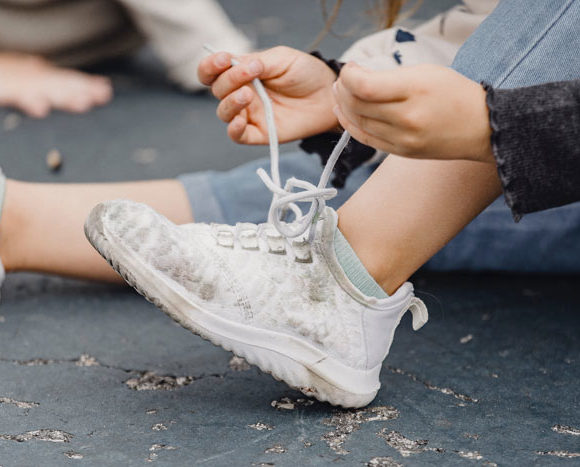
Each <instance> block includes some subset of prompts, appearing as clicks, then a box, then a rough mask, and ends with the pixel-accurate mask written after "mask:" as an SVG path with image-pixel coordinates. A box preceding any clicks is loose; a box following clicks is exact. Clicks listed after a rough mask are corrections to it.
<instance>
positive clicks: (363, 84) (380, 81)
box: [338, 63, 409, 102]
mask: <svg viewBox="0 0 580 467" xmlns="http://www.w3.org/2000/svg"><path fill="white" fill-rule="evenodd" d="M405 76H406V71H405V70H404V69H402V68H401V69H397V70H389V71H371V70H367V69H365V68H362V67H360V66H358V65H357V64H355V63H348V64H347V65H346V66H344V67H343V68H342V70H341V72H340V77H339V79H338V81H339V82H340V83H341V85H342V86H344V88H345V89H346V90H347V91H348V92H350V93H351V94H352V95H353V96H355V97H357V98H358V99H361V100H363V101H367V102H391V101H400V100H404V99H405V98H407V97H408V95H409V90H408V86H407V81H406V79H405Z"/></svg>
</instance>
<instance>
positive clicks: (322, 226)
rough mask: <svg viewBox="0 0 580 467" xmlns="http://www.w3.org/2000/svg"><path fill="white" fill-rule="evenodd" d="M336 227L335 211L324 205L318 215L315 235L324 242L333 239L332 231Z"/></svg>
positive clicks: (336, 217) (336, 216) (336, 215)
mask: <svg viewBox="0 0 580 467" xmlns="http://www.w3.org/2000/svg"><path fill="white" fill-rule="evenodd" d="M337 227H338V214H337V212H336V211H335V210H334V209H332V208H330V207H328V206H326V207H325V208H324V211H322V214H321V215H320V218H319V221H318V225H317V226H316V237H317V238H318V239H320V240H321V241H324V242H328V241H330V242H332V241H334V231H335V230H336V229H337Z"/></svg>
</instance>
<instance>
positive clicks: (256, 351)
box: [85, 208, 381, 408]
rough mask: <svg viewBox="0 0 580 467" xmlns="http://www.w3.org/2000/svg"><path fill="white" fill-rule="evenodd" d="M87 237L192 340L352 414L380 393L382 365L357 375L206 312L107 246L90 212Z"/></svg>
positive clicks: (291, 340) (273, 335) (310, 350)
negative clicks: (225, 352) (202, 341)
mask: <svg viewBox="0 0 580 467" xmlns="http://www.w3.org/2000/svg"><path fill="white" fill-rule="evenodd" d="M85 234H86V236H87V238H88V240H89V241H90V243H91V244H92V245H93V246H94V247H95V249H96V250H97V251H98V252H99V253H100V254H101V255H102V256H103V257H104V258H105V259H106V260H107V261H108V262H109V264H110V265H111V267H113V269H114V270H115V271H117V272H118V273H119V274H120V275H121V276H122V277H123V278H124V279H125V281H127V283H128V284H129V285H131V286H132V287H133V288H134V289H135V290H136V291H137V292H138V293H139V294H141V295H142V296H143V297H145V298H146V299H147V300H148V301H149V302H151V303H153V304H154V305H156V306H157V307H158V308H160V309H161V310H162V311H163V312H164V313H166V314H167V315H169V316H170V317H171V318H172V319H173V320H175V321H176V322H177V323H179V324H180V325H181V326H183V327H184V328H186V329H188V330H189V331H191V332H193V333H194V334H197V335H199V336H200V337H202V338H203V339H206V340H208V341H210V342H211V343H212V344H214V345H217V346H220V347H222V348H224V349H225V350H228V351H231V352H233V353H234V354H235V355H237V356H239V357H243V358H244V359H246V361H247V362H248V363H250V364H252V365H255V366H257V367H258V368H260V370H262V371H263V372H264V373H268V374H270V375H272V377H274V378H275V379H276V380H278V381H283V382H284V383H286V384H288V386H290V387H292V388H294V389H297V390H299V391H301V392H302V393H303V394H305V395H306V396H308V397H314V398H316V399H318V400H319V401H323V402H328V403H330V404H332V405H336V406H342V407H345V408H353V407H364V406H366V405H368V404H369V403H370V402H371V401H372V400H373V399H374V398H375V396H376V394H377V392H378V389H379V388H380V383H379V373H380V370H381V365H379V366H378V367H377V368H374V369H372V370H368V371H365V370H356V369H353V368H351V367H348V366H346V365H344V364H343V363H341V362H340V361H339V360H337V359H335V358H332V357H330V356H329V355H327V354H325V353H324V352H322V351H321V350H319V349H317V348H316V347H314V346H312V345H310V344H308V343H306V342H304V341H302V340H300V339H298V338H296V337H293V336H289V335H286V334H282V333H279V332H274V331H267V330H264V329H258V328H255V327H252V326H248V325H244V324H241V323H236V322H233V321H230V320H226V319H224V318H221V317H219V316H216V315H215V314H212V313H210V312H207V311H204V310H203V308H201V307H200V306H197V305H196V304H194V303H192V302H191V301H190V300H188V299H187V298H186V297H185V296H184V295H183V294H181V293H179V291H178V290H176V287H171V286H170V285H169V284H167V283H166V279H165V278H164V277H161V276H160V275H157V274H156V273H155V271H152V270H151V269H150V268H148V267H147V266H146V265H145V264H143V262H142V261H141V260H140V258H139V257H138V256H137V255H136V254H135V253H134V252H132V251H130V250H127V249H126V248H124V247H123V245H122V244H120V243H116V242H111V241H110V240H109V238H108V237H107V229H106V226H104V225H103V223H102V220H101V216H100V210H99V209H98V208H95V209H94V210H93V212H91V214H90V216H89V219H88V220H87V222H86V224H85ZM140 284H141V285H140ZM145 288H146V289H147V290H145ZM240 336H243V337H244V340H240ZM250 342H251V343H250Z"/></svg>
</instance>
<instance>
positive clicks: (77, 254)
mask: <svg viewBox="0 0 580 467" xmlns="http://www.w3.org/2000/svg"><path fill="white" fill-rule="evenodd" d="M118 198H125V199H132V200H134V201H139V202H143V203H146V204H149V205H150V206H152V207H153V208H154V209H156V210H157V211H159V212H161V213H162V214H163V215H165V216H166V217H168V218H169V219H170V220H172V221H173V222H175V223H177V224H185V223H189V222H192V221H193V217H192V214H191V208H190V205H189V201H188V199H187V195H186V193H185V190H184V189H183V186H182V185H181V183H180V182H178V181H176V180H159V181H149V182H134V183H111V184H82V185H79V184H67V185H55V184H38V183H24V182H17V181H13V180H8V181H7V184H6V198H5V203H4V211H3V214H2V218H1V219H0V258H1V259H2V262H3V264H4V266H5V268H6V270H7V271H35V272H44V273H52V274H60V275H65V276H72V277H79V278H86V279H95V280H104V281H120V280H121V279H120V277H119V276H117V274H116V273H115V272H114V271H113V270H112V269H111V268H110V267H109V265H108V264H107V263H106V262H105V260H104V259H103V258H101V256H99V254H98V253H97V252H96V251H95V250H94V249H93V248H92V247H91V245H90V244H89V242H88V241H87V240H86V238H85V235H84V231H83V225H84V222H85V219H86V218H87V215H88V214H89V212H90V210H91V209H92V208H93V207H94V206H95V205H96V204H98V203H99V202H101V201H105V200H110V199H118Z"/></svg>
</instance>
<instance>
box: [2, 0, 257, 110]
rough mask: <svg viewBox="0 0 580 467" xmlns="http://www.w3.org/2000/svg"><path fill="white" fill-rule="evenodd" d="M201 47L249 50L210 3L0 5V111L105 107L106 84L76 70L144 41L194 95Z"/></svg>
mask: <svg viewBox="0 0 580 467" xmlns="http://www.w3.org/2000/svg"><path fill="white" fill-rule="evenodd" d="M206 42H207V43H211V44H212V45H213V46H214V47H216V48H217V49H218V50H229V51H232V52H234V53H240V54H241V53H247V52H249V51H250V50H251V48H252V46H251V43H250V41H249V39H248V38H247V37H246V36H245V35H244V34H242V33H241V32H240V31H238V30H237V29H236V28H235V27H234V25H233V24H232V23H231V21H230V20H229V18H228V17H227V15H226V14H225V13H224V11H223V10H222V8H221V7H220V6H219V5H218V4H217V3H216V2H215V1H214V0H162V1H160V0H75V1H69V0H0V76H1V77H2V85H1V86H0V106H6V107H13V108H16V109H18V110H20V111H22V112H24V113H26V114H28V115H30V116H32V117H37V118H41V117H45V116H46V115H48V114H49V113H50V112H51V110H63V111H67V112H74V113H82V112H86V111H88V110H90V109H91V108H93V107H95V106H99V105H104V104H106V103H107V102H109V101H110V100H111V98H112V95H113V92H112V86H111V82H110V80H109V79H108V78H106V77H103V76H96V75H91V74H88V73H85V72H82V71H78V70H77V69H76V68H79V67H87V66H91V65H94V64H97V63H99V62H102V61H104V60H109V59H114V58H118V57H122V56H127V55H129V54H131V53H133V52H135V51H137V50H138V49H139V48H140V47H141V46H142V45H144V44H145V43H149V44H150V45H151V47H152V49H153V50H154V51H155V53H156V54H157V56H158V57H159V58H160V59H161V61H162V62H163V64H164V65H165V67H166V69H167V73H168V76H169V78H170V79H171V80H172V81H173V82H175V83H176V84H178V85H179V86H181V87H182V88H184V89H186V90H188V91H196V90H200V89H202V88H203V87H202V85H201V84H200V83H199V81H198V78H197V66H198V64H199V62H200V60H201V59H202V58H203V57H204V55H205V52H204V51H203V49H202V46H203V44H204V43H206Z"/></svg>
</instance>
